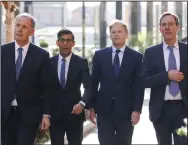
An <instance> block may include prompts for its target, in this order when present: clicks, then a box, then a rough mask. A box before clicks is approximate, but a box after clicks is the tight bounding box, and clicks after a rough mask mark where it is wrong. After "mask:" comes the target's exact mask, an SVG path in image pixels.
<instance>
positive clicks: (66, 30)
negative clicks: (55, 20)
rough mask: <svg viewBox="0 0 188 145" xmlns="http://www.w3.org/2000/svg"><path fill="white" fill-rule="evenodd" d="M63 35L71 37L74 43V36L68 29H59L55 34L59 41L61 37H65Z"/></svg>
mask: <svg viewBox="0 0 188 145" xmlns="http://www.w3.org/2000/svg"><path fill="white" fill-rule="evenodd" d="M65 34H70V35H72V40H73V41H74V34H73V33H72V31H71V30H69V29H66V28H64V29H61V30H60V31H59V32H58V33H57V39H58V40H59V39H60V38H61V36H62V35H65Z"/></svg>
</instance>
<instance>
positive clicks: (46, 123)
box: [41, 115, 50, 131]
mask: <svg viewBox="0 0 188 145" xmlns="http://www.w3.org/2000/svg"><path fill="white" fill-rule="evenodd" d="M49 127H50V119H49V117H48V116H46V115H44V116H43V118H42V121H41V131H47V130H48V128H49Z"/></svg>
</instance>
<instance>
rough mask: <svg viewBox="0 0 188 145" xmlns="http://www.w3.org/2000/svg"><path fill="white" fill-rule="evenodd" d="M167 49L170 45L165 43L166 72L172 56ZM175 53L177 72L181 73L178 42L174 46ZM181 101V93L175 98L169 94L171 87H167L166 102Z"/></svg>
mask: <svg viewBox="0 0 188 145" xmlns="http://www.w3.org/2000/svg"><path fill="white" fill-rule="evenodd" d="M167 47H168V45H167V44H166V43H165V42H164V41H163V52H164V62H165V68H166V71H168V58H169V54H170V50H169V49H168V48H167ZM173 52H174V55H175V59H176V66H177V70H178V71H179V70H180V53H179V45H178V41H176V43H175V44H174V48H173ZM181 99H182V97H181V93H180V91H179V93H178V94H177V95H176V96H175V97H174V96H172V95H171V94H170V93H169V85H167V86H166V91H165V97H164V100H181Z"/></svg>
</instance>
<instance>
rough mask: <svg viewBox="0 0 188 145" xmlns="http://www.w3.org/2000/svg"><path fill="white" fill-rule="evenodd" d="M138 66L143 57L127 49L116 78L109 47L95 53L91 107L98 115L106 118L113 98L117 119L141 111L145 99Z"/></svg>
mask: <svg viewBox="0 0 188 145" xmlns="http://www.w3.org/2000/svg"><path fill="white" fill-rule="evenodd" d="M141 64H142V54H140V53H139V52H136V51H135V50H133V49H130V48H129V47H126V48H125V51H124V55H123V60H122V63H121V69H120V74H119V76H118V77H116V76H115V72H114V69H113V65H112V48H111V47H107V48H105V49H101V50H99V51H96V52H95V55H94V58H93V68H92V88H91V90H92V91H91V92H92V95H91V98H90V107H91V108H94V109H95V111H96V113H97V114H103V115H109V114H110V113H111V105H112V101H113V97H114V98H115V101H114V103H115V106H114V109H115V112H116V115H117V116H119V117H121V118H124V119H130V117H131V113H132V112H133V111H138V112H141V109H142V104H143V97H144V89H143V88H142V86H141V78H140V73H141ZM99 84H100V89H99V90H98V87H99Z"/></svg>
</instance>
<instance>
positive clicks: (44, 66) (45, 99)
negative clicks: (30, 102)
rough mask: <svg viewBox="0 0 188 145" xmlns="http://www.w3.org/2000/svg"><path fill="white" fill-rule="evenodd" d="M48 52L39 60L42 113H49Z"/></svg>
mask: <svg viewBox="0 0 188 145" xmlns="http://www.w3.org/2000/svg"><path fill="white" fill-rule="evenodd" d="M49 61H50V60H49V53H46V54H45V55H44V56H43V59H42V62H41V77H40V82H41V88H42V107H43V114H46V115H51V96H50V94H51V92H50V91H52V86H51V82H50V78H51V76H50V63H49Z"/></svg>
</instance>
